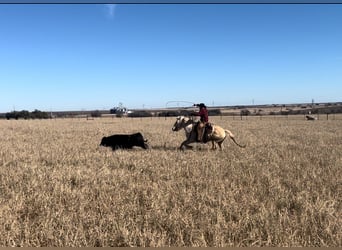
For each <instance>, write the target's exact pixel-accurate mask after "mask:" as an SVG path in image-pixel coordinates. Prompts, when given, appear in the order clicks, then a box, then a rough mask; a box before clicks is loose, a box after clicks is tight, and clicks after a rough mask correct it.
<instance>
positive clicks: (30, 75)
mask: <svg viewBox="0 0 342 250" xmlns="http://www.w3.org/2000/svg"><path fill="white" fill-rule="evenodd" d="M312 99H314V101H315V102H335V101H342V5H334V4H333V5H330V4H329V5H328V4H327V5H324V4H303V5H301V4H298V5H297V4H279V5H278V4H255V5H250V4H241V5H239V4H238V5H237V4H219V5H215V4H171V5H169V4H117V5H101V4H76V5H73V4H59V5H53V4H42V5H39V4H27V5H24V4H9V5H6V4H1V5H0V112H9V111H12V110H13V109H15V110H23V109H25V110H29V111H32V110H34V109H39V110H42V111H50V110H51V111H58V110H93V109H110V108H112V107H114V106H118V104H119V103H120V102H121V103H122V104H123V105H124V106H126V107H128V108H143V107H144V108H158V107H165V106H166V104H167V102H169V101H188V102H196V103H198V102H204V103H206V104H207V106H212V105H215V106H216V105H246V104H252V103H254V104H274V103H281V104H283V103H285V104H286V103H301V102H311V101H312ZM183 104H184V103H181V102H180V103H179V104H177V105H182V106H184V105H183ZM185 105H187V104H185ZM171 106H172V105H171Z"/></svg>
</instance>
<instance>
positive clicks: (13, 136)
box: [0, 117, 342, 247]
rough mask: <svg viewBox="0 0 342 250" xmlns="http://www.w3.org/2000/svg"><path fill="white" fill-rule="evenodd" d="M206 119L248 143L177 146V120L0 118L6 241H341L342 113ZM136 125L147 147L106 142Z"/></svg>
mask: <svg viewBox="0 0 342 250" xmlns="http://www.w3.org/2000/svg"><path fill="white" fill-rule="evenodd" d="M211 119H212V120H213V121H214V122H215V123H217V124H219V125H221V126H222V127H225V128H228V129H230V130H231V131H232V132H233V133H234V134H235V135H236V139H237V140H238V141H239V142H241V143H243V144H244V143H246V144H247V148H246V149H241V148H238V147H237V146H236V145H234V144H233V143H232V142H230V141H228V140H227V141H225V142H224V144H223V145H224V147H225V148H224V150H223V151H222V152H220V151H211V150H210V149H209V148H210V145H198V146H197V147H196V148H195V150H190V151H185V152H181V151H178V150H177V148H178V146H179V145H180V143H181V142H182V140H183V139H184V134H183V132H179V133H174V132H171V126H172V125H173V122H174V118H168V119H164V118H153V119H151V118H143V119H140V118H137V119H131V118H123V119H107V118H106V119H105V118H102V119H95V120H92V121H86V120H83V119H57V120H42V121H38V120H28V121H24V120H18V121H12V120H11V121H5V120H0V138H1V142H0V145H1V148H0V215H1V216H0V245H1V246H25V247H27V246H63V247H64V246H78V247H81V246H339V247H340V246H341V239H342V234H341V225H342V221H341V218H342V216H341V197H342V190H341V184H342V178H341V166H342V144H341V141H342V130H341V126H342V121H341V120H333V121H331V120H329V121H327V120H319V121H314V122H309V121H305V120H303V119H271V118H269V119H262V120H260V119H249V120H247V121H246V120H238V119H236V120H232V119H228V118H219V117H212V118H211ZM137 131H140V132H142V133H143V135H144V136H145V137H146V138H147V139H149V142H150V145H151V147H152V149H150V150H147V151H145V150H142V149H140V148H135V149H133V150H127V151H124V150H119V151H115V152H112V151H111V150H110V149H109V148H103V147H99V143H100V140H101V138H102V136H104V135H110V134H114V133H133V132H137Z"/></svg>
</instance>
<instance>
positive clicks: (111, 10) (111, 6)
mask: <svg viewBox="0 0 342 250" xmlns="http://www.w3.org/2000/svg"><path fill="white" fill-rule="evenodd" d="M106 8H107V11H108V15H109V17H110V18H113V17H114V13H115V8H116V4H106Z"/></svg>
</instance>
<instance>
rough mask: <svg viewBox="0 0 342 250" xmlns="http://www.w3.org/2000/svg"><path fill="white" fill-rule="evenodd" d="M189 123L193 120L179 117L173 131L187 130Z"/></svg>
mask: <svg viewBox="0 0 342 250" xmlns="http://www.w3.org/2000/svg"><path fill="white" fill-rule="evenodd" d="M189 121H191V120H190V119H189V118H187V117H185V116H178V117H177V119H176V122H175V124H173V127H172V131H178V130H180V129H182V128H185V127H186V126H188V125H189Z"/></svg>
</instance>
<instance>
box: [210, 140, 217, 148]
mask: <svg viewBox="0 0 342 250" xmlns="http://www.w3.org/2000/svg"><path fill="white" fill-rule="evenodd" d="M211 143H212V147H211V149H212V150H215V149H216V144H215V142H214V141H211Z"/></svg>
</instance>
